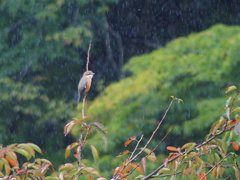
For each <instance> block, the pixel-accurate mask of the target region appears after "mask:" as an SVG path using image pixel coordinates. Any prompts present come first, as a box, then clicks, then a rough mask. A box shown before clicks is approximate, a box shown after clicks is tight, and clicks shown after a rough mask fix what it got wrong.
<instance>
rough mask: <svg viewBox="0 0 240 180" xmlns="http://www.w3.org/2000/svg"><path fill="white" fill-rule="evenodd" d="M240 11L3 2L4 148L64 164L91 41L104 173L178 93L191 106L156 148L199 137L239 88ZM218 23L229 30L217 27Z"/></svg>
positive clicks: (222, 6) (0, 87) (0, 118)
mask: <svg viewBox="0 0 240 180" xmlns="http://www.w3.org/2000/svg"><path fill="white" fill-rule="evenodd" d="M238 7H239V2H238V1H231V2H226V1H224V0H220V1H215V0H203V1H201V2H197V1H186V0H181V1H179V0H173V1H169V2H166V1H163V0H159V1H155V0H151V1H148V0H139V1H138V0H133V1H131V2H129V1H125V0H119V1H116V0H102V1H99V0H91V1H87V0H68V1H65V0H50V1H37V0H31V1H26V0H2V1H1V2H0V12H1V16H0V22H1V23H0V36H1V38H0V92H1V95H0V112H1V113H0V123H1V126H0V130H1V133H0V143H1V144H3V145H4V146H5V145H7V144H10V143H21V142H32V143H36V144H37V145H39V146H40V147H41V148H42V149H43V152H44V153H45V155H47V156H48V157H49V159H50V160H51V161H52V162H53V163H56V164H59V163H62V162H63V161H65V160H64V159H63V150H64V148H65V147H66V146H67V145H68V144H69V143H71V142H72V141H73V139H75V138H76V136H75V135H76V134H73V135H69V136H67V137H65V136H64V135H63V127H64V125H65V124H66V123H67V122H68V121H69V120H70V118H71V117H74V116H78V117H80V116H81V114H80V113H79V110H78V109H76V97H77V93H76V89H77V88H76V87H77V84H78V81H79V79H80V77H81V75H82V73H83V72H84V69H85V62H86V58H87V49H88V45H89V41H90V39H91V38H92V40H93V44H92V49H91V56H90V65H89V66H90V69H92V70H93V71H94V72H95V73H96V76H94V79H93V87H92V89H91V91H90V93H89V94H88V97H87V100H88V104H87V106H86V110H87V114H88V115H89V116H91V118H90V120H92V121H99V122H101V123H103V124H104V125H106V127H107V129H108V131H109V144H108V147H106V146H105V145H103V143H102V140H99V139H98V138H97V137H92V139H91V141H92V143H93V144H97V145H98V148H99V149H100V152H101V155H102V159H100V160H99V164H98V166H99V167H100V168H103V169H104V170H106V171H111V170H112V169H111V168H112V167H113V166H115V164H116V163H117V162H118V161H119V160H114V161H110V160H109V159H110V158H111V156H115V155H117V154H118V153H119V152H120V151H121V150H124V149H125V148H124V147H123V145H122V144H123V142H124V141H125V140H126V139H127V138H128V137H130V136H133V135H136V136H140V135H141V134H145V137H148V136H149V135H150V132H151V131H152V129H153V128H154V126H155V125H156V124H157V122H158V121H159V120H160V118H161V117H162V114H163V112H164V111H165V109H166V107H167V105H168V102H169V101H170V96H171V95H174V96H177V97H179V98H182V99H183V100H184V104H183V105H181V106H174V108H173V109H172V110H171V112H170V115H169V116H168V118H167V119H166V122H165V124H164V127H163V129H162V131H161V133H159V135H158V137H159V138H161V137H162V135H164V134H165V133H166V132H167V131H168V130H169V129H171V128H172V127H175V128H174V131H173V135H172V136H171V137H169V139H168V140H167V141H165V144H163V146H162V149H159V152H160V153H164V152H165V150H164V149H163V148H164V147H165V145H173V144H174V145H175V146H177V145H180V144H181V143H180V142H181V141H191V140H192V141H199V140H200V139H202V138H204V135H205V134H206V132H207V130H208V128H209V125H210V124H211V123H212V122H213V121H215V120H216V119H218V118H219V114H220V115H221V114H223V113H224V110H223V108H222V107H223V104H222V103H223V102H225V100H226V99H225V97H224V90H223V89H224V88H225V87H226V86H228V85H232V84H235V85H236V86H238V85H239V84H238V76H239V73H238V67H239V62H240V61H239V43H238V42H239V27H238V26H230V25H238V24H239V20H240V18H239V10H238ZM217 23H224V24H226V25H215V26H213V27H210V26H211V25H214V24H217ZM208 28H210V29H208ZM206 29H207V30H206ZM199 31H201V32H199ZM197 32H199V33H197ZM191 33H192V34H191ZM189 34H190V35H189ZM187 35H188V36H187ZM179 36H187V37H180V38H177V37H179ZM175 38H176V39H175ZM172 39H174V40H172ZM170 40H172V41H171V42H169V41H170ZM124 64H125V65H124ZM123 65H124V67H123ZM108 85H109V86H108ZM86 154H87V156H88V154H90V153H88V151H87V150H86ZM108 154H111V156H109V155H108ZM89 156H90V155H89ZM66 161H69V160H66ZM89 163H90V162H89ZM103 165H104V166H103Z"/></svg>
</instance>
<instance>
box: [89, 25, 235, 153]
mask: <svg viewBox="0 0 240 180" xmlns="http://www.w3.org/2000/svg"><path fill="white" fill-rule="evenodd" d="M239 39H240V28H239V27H227V26H224V25H216V26H213V27H212V28H210V29H209V30H206V31H203V32H200V33H197V34H191V35H190V36H188V37H183V38H178V39H176V40H174V41H172V42H170V43H169V44H168V45H167V46H166V48H163V49H158V50H155V51H153V52H152V53H149V54H145V55H141V56H138V57H133V58H132V59H130V61H129V63H127V64H126V65H125V67H124V68H125V70H126V71H130V72H131V73H132V76H130V77H128V78H126V79H123V80H121V81H120V82H118V83H114V84H112V85H110V86H108V87H107V88H106V89H105V91H104V92H103V93H102V94H101V95H100V96H99V97H97V98H96V99H95V101H94V102H93V103H92V104H91V106H90V107H89V112H88V113H87V114H88V115H91V116H93V117H94V118H97V119H99V121H100V122H102V123H103V124H106V125H107V129H108V130H109V135H110V140H109V142H110V143H109V149H110V151H111V149H112V150H113V151H115V149H118V148H120V149H122V148H121V147H122V146H121V144H122V143H123V142H124V140H126V138H127V137H130V136H133V135H134V136H135V135H136V136H139V135H141V134H145V135H150V133H151V131H152V129H153V127H154V126H155V125H156V124H157V122H158V121H159V119H160V118H161V117H162V115H163V112H164V109H165V108H166V105H167V103H168V102H169V100H170V96H172V95H174V96H177V97H180V98H181V99H183V101H184V104H183V105H182V106H176V105H174V106H173V108H172V109H171V112H172V113H170V115H168V117H167V119H166V121H165V124H164V126H163V127H162V131H161V132H160V133H159V136H161V135H164V134H165V133H166V131H167V130H169V129H171V128H172V127H175V129H174V130H173V133H174V134H175V135H176V136H175V137H174V138H171V140H170V141H171V143H173V144H178V143H179V142H182V140H184V139H187V138H188V139H189V140H191V139H194V140H195V141H196V140H197V139H201V138H203V137H204V133H206V132H207V131H206V128H207V127H209V126H210V125H211V124H212V122H213V121H215V120H216V119H217V118H218V115H219V114H223V113H224V112H223V111H222V109H221V108H219V105H220V102H223V101H225V98H224V91H222V89H223V87H226V86H227V85H229V83H231V84H232V83H235V84H237V83H238V72H239V70H238V69H239V68H238V67H239V65H240V61H239V57H240V54H239V48H240V47H239V43H238V42H239ZM173 112H174V114H173ZM210 113H211V118H210V117H209V116H210ZM171 114H173V115H171ZM179 135H180V136H179ZM166 143H167V144H168V143H169V142H166ZM122 150H123V149H122Z"/></svg>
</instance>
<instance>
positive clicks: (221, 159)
mask: <svg viewBox="0 0 240 180" xmlns="http://www.w3.org/2000/svg"><path fill="white" fill-rule="evenodd" d="M229 155H230V153H228V154H227V155H226V156H225V157H224V158H223V159H221V161H219V162H218V163H216V164H215V165H214V166H213V167H212V168H211V169H210V170H209V171H208V172H207V173H206V174H205V175H204V176H203V177H202V178H201V180H202V179H204V178H205V177H206V176H207V175H208V174H209V173H210V172H211V171H212V170H213V169H214V168H215V167H217V166H218V165H219V164H221V162H223V161H224V159H226V158H227V157H228V156H229Z"/></svg>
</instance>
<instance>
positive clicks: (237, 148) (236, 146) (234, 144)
mask: <svg viewBox="0 0 240 180" xmlns="http://www.w3.org/2000/svg"><path fill="white" fill-rule="evenodd" d="M231 144H232V146H233V148H234V149H235V150H236V151H238V150H239V146H238V145H237V144H236V143H235V142H231Z"/></svg>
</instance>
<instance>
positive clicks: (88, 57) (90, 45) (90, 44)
mask: <svg viewBox="0 0 240 180" xmlns="http://www.w3.org/2000/svg"><path fill="white" fill-rule="evenodd" d="M91 47H92V38H91V39H90V43H89V47H88V56H87V63H86V71H88V64H89V59H90V50H91Z"/></svg>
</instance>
